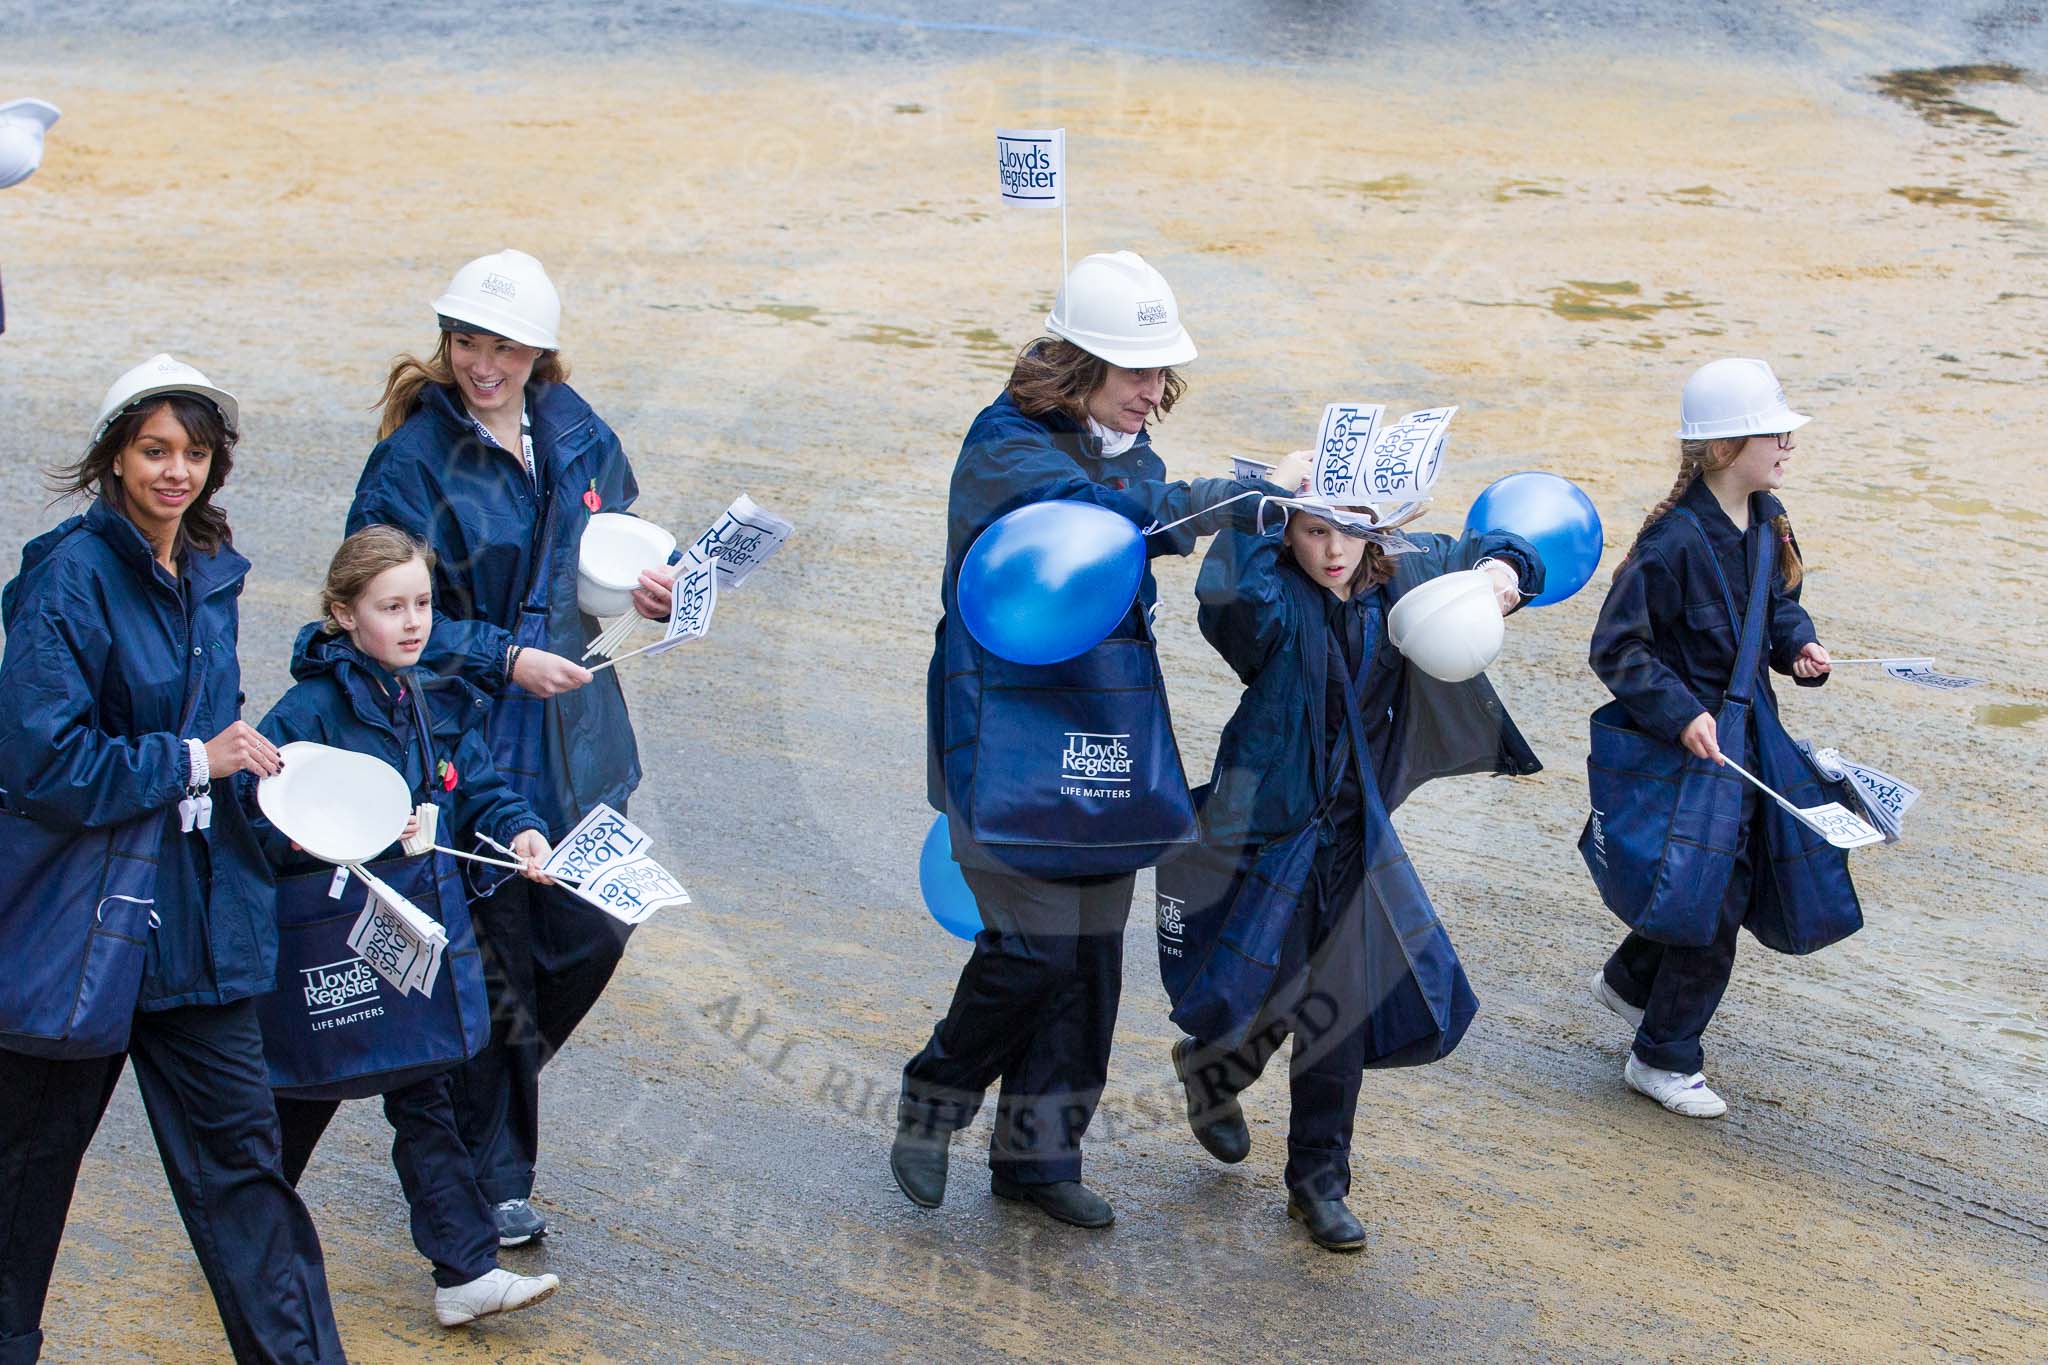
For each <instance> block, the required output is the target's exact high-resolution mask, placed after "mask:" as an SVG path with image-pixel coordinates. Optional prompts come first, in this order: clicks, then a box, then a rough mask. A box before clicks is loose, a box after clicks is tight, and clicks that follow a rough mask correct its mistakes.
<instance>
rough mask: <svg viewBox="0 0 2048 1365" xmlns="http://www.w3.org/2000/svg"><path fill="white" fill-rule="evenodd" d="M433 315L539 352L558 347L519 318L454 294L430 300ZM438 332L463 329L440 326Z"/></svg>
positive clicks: (552, 338) (550, 335)
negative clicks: (464, 323)
mask: <svg viewBox="0 0 2048 1365" xmlns="http://www.w3.org/2000/svg"><path fill="white" fill-rule="evenodd" d="M434 312H435V314H436V315H437V316H439V317H442V318H448V319H451V320H452V321H455V322H466V323H469V324H470V325H471V326H472V327H474V328H476V329H477V330H478V331H480V332H488V333H490V334H491V335H492V336H501V337H504V338H505V339H506V340H507V341H516V342H518V343H519V344H520V345H521V346H531V347H533V348H534V349H536V350H541V351H553V350H558V349H559V348H560V347H559V343H558V342H557V341H556V340H555V334H554V333H553V332H548V331H543V330H542V329H541V328H539V327H536V326H534V325H533V324H532V323H530V322H527V321H526V320H525V319H523V318H517V317H514V316H512V314H510V313H507V312H503V311H501V310H499V309H496V308H492V307H490V306H488V305H487V304H484V303H482V302H480V301H478V300H476V299H465V298H461V297H459V296H457V295H454V294H443V295H442V296H441V297H440V298H438V299H435V300H434ZM442 330H444V331H450V332H459V331H464V330H466V329H465V328H461V327H447V326H445V325H444V326H443V328H442Z"/></svg>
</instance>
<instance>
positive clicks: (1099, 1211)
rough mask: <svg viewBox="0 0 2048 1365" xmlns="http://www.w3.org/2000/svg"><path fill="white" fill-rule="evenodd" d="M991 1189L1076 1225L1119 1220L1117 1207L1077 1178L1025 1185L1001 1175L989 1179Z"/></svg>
mask: <svg viewBox="0 0 2048 1365" xmlns="http://www.w3.org/2000/svg"><path fill="white" fill-rule="evenodd" d="M989 1189H990V1190H992V1191H993V1192H994V1194H995V1196H996V1198H998V1199H1015V1200H1017V1201H1019V1202H1020V1203H1025V1204H1035V1205H1037V1206H1038V1207H1039V1208H1041V1209H1043V1210H1044V1211H1045V1212H1046V1213H1047V1214H1048V1215H1050V1216H1051V1217H1054V1218H1057V1219H1059V1220H1060V1221H1061V1222H1062V1223H1072V1224H1073V1225H1074V1226H1075V1227H1077V1228H1106V1227H1108V1226H1109V1225H1110V1224H1111V1223H1114V1222H1115V1221H1116V1210H1115V1209H1112V1208H1111V1207H1110V1206H1109V1201H1108V1200H1107V1199H1104V1198H1103V1197H1102V1196H1101V1195H1099V1194H1097V1193H1096V1192H1095V1191H1093V1190H1091V1189H1089V1188H1088V1187H1087V1186H1086V1185H1083V1184H1082V1183H1081V1182H1080V1181H1078V1180H1055V1181H1053V1182H1052V1183H1050V1184H1046V1185H1026V1184H1023V1183H1021V1182H1019V1181H1015V1180H1011V1179H1008V1178H1007V1177H1005V1176H1000V1175H999V1176H995V1177H993V1178H992V1179H991V1180H990V1181H989Z"/></svg>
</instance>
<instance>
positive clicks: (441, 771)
mask: <svg viewBox="0 0 2048 1365" xmlns="http://www.w3.org/2000/svg"><path fill="white" fill-rule="evenodd" d="M434 771H435V773H436V774H437V775H438V776H439V777H440V779H441V790H442V791H444V792H452V791H454V790H455V784H456V782H457V781H458V780H460V779H459V778H458V776H457V774H456V772H455V765H454V764H453V763H450V762H449V761H448V760H447V759H445V758H444V759H442V760H441V766H440V767H439V768H436V769H435V770H434Z"/></svg>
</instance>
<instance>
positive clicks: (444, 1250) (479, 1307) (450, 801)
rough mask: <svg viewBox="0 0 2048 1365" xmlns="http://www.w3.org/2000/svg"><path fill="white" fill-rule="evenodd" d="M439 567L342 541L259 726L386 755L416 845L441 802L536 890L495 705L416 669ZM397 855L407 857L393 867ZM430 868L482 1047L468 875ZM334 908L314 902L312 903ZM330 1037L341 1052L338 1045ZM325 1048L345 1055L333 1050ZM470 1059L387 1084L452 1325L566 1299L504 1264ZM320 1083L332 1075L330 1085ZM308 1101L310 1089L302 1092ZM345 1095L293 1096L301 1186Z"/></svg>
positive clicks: (268, 1040) (443, 813) (398, 545)
mask: <svg viewBox="0 0 2048 1365" xmlns="http://www.w3.org/2000/svg"><path fill="white" fill-rule="evenodd" d="M432 569H433V552H432V551H431V550H429V549H427V547H426V546H425V545H424V544H422V543H421V542H419V541H417V540H415V539H414V538H413V537H412V536H410V535H409V534H407V533H406V532H404V531H401V530H399V529H397V528H396V527H392V526H370V527H366V528H365V529H363V530H361V531H358V532H356V533H355V534H354V535H352V536H350V537H349V538H348V539H347V540H345V541H343V542H342V544H341V548H340V549H339V550H337V551H335V554H334V559H333V561H332V562H331V563H330V564H329V565H328V569H327V581H326V584H325V586H324V587H323V588H322V590H321V596H320V602H321V606H322V607H323V608H324V614H323V617H322V619H321V620H319V621H316V622H314V623H312V624H310V625H308V626H307V627H306V628H305V629H304V630H302V631H300V633H299V638H298V642H297V645H296V646H295V648H294V650H293V657H292V676H293V677H294V678H295V679H297V682H296V684H295V685H294V686H293V687H292V689H291V690H290V691H288V692H286V693H285V695H284V696H283V697H282V698H281V699H280V700H279V701H278V703H277V705H276V706H274V707H272V708H271V710H270V714H269V715H267V716H265V717H264V718H263V720H262V722H261V723H260V724H259V725H258V726H257V728H258V729H259V730H261V731H262V732H263V734H264V735H265V736H266V737H267V738H269V739H270V740H271V741H272V742H273V743H275V744H277V745H278V746H280V748H281V747H282V746H284V745H287V744H290V743H293V742H295V741H299V740H307V741H311V742H313V743H318V744H325V745H329V746H332V747H334V748H341V749H351V750H354V751H356V752H358V753H365V754H369V755H372V756H373V757H376V758H380V759H383V760H384V761H385V762H387V763H389V764H390V765H391V766H392V767H393V768H395V769H397V770H398V771H399V772H400V773H401V774H403V776H404V777H405V780H406V783H407V784H408V786H409V787H410V788H411V790H412V793H413V801H414V805H415V811H416V813H415V815H414V816H413V819H412V821H411V822H410V823H408V825H407V827H406V831H405V837H406V838H411V837H412V835H413V834H414V833H415V832H416V831H417V827H418V824H419V820H420V816H419V814H418V813H417V811H418V810H419V809H420V808H421V807H422V806H425V805H431V806H432V807H433V808H434V809H435V810H436V811H437V812H438V815H437V817H436V824H437V826H441V829H440V833H439V841H440V842H443V843H449V842H452V841H454V840H456V839H458V838H461V837H465V836H469V835H472V834H475V835H483V836H488V837H489V838H491V839H494V840H496V841H497V842H499V843H501V844H504V845H506V846H508V847H510V848H511V849H513V850H514V851H515V852H516V853H517V854H518V855H519V856H520V858H522V859H524V860H526V861H527V863H528V869H527V874H526V875H528V876H531V877H535V878H538V876H539V873H538V870H537V869H538V866H539V864H540V863H542V862H544V861H546V859H547V857H548V854H549V851H550V850H549V848H548V843H547V840H546V839H545V837H543V836H542V834H541V833H540V825H541V821H540V818H539V817H538V816H537V815H535V814H534V812H533V810H532V808H531V807H530V806H528V805H527V803H526V802H525V801H524V800H522V799H521V798H520V797H519V796H518V794H517V793H515V792H514V791H513V790H512V788H511V787H510V786H509V785H507V783H506V782H505V780H504V779H503V778H502V777H501V776H500V775H499V774H498V771H497V769H496V768H495V767H494V766H493V765H492V763H491V756H490V746H489V744H488V743H487V741H486V740H485V739H484V735H483V721H484V719H485V717H486V716H487V715H488V713H489V703H488V702H487V701H486V700H485V698H484V696H483V694H482V693H481V692H479V691H477V690H476V689H475V688H474V687H473V686H471V685H470V684H468V683H466V682H463V681H462V680H461V679H459V678H450V677H441V676H437V675H434V674H431V673H428V672H426V671H425V670H422V669H420V668H418V667H416V665H417V664H418V663H419V659H420V654H421V652H422V651H423V650H424V649H425V648H426V645H427V637H428V635H429V633H430V632H431V631H432V629H433V589H432V581H431V573H432ZM423 721H424V726H423V725H422V722H423ZM423 729H424V731H425V733H422V730H423ZM251 805H252V807H253V802H252V803H251ZM256 824H257V829H258V832H259V835H260V836H261V837H262V838H263V842H264V846H265V852H266V853H267V854H268V855H269V857H270V859H271V861H272V863H273V864H274V865H275V866H276V867H277V869H278V872H279V874H280V886H281V888H283V889H285V890H289V888H291V887H292V886H293V885H294V881H293V875H294V874H299V880H300V881H302V882H310V883H313V884H315V885H316V888H318V889H319V890H324V887H325V885H326V882H327V877H326V876H324V875H323V874H326V873H331V872H332V871H333V868H332V866H331V865H330V864H327V863H323V862H320V861H319V860H317V859H315V858H313V857H312V856H311V855H309V854H306V853H303V852H300V851H299V850H298V848H297V846H296V845H295V844H292V843H291V842H290V841H289V840H288V839H286V838H285V837H284V836H283V835H282V834H281V833H279V832H278V831H277V830H276V829H275V828H274V827H272V826H270V825H269V824H268V823H267V822H265V821H262V820H261V819H260V817H259V818H258V819H257V821H256ZM399 854H400V850H399V848H398V847H394V848H392V849H390V850H387V851H386V854H385V855H383V856H385V857H396V856H399ZM420 859H424V860H426V862H427V864H428V865H427V866H426V867H425V868H424V869H423V871H424V872H425V874H426V883H427V884H428V885H431V886H433V887H434V888H435V891H436V897H435V905H434V910H433V912H432V913H435V914H437V915H438V917H439V919H440V921H441V924H442V927H443V928H444V929H445V930H446V931H447V934H448V940H449V943H448V949H447V953H446V956H445V958H444V963H445V965H444V969H443V971H442V973H441V979H440V982H439V994H440V996H441V998H442V1000H443V1002H446V1001H448V1000H449V999H450V997H459V996H465V995H466V996H467V998H464V999H462V1001H461V1003H460V1005H459V1010H460V1012H461V1013H462V1014H463V1015H464V1016H465V1022H466V1023H469V1024H472V1025H473V1027H472V1028H469V1029H468V1030H467V1032H468V1033H469V1034H470V1035H472V1036H470V1037H469V1038H468V1044H469V1045H470V1050H472V1051H473V1050H474V1046H476V1045H481V1043H482V1042H483V1040H484V1038H485V1037H486V1036H487V1035H486V1029H487V1021H488V1016H489V1004H488V1002H487V1000H486V999H485V998H484V989H483V976H482V972H481V970H480V969H477V970H474V971H472V972H471V973H469V974H468V975H467V977H465V976H464V974H463V973H461V972H459V971H458V970H457V964H458V962H459V960H460V959H462V958H463V957H465V956H467V957H470V958H473V957H474V956H475V954H476V951H477V948H476V940H475V935H474V932H473V931H472V929H471V927H470V923H469V912H468V907H467V905H466V903H465V898H464V894H463V891H462V888H461V879H460V878H459V877H457V876H455V875H454V871H453V864H452V863H450V862H448V861H447V859H446V858H445V856H444V855H440V854H436V853H433V852H427V853H425V854H422V855H416V861H417V860H420ZM308 874H310V875H308ZM384 875H386V876H390V875H393V874H391V873H385V874H384ZM402 894H404V893H403V892H402ZM323 899H324V896H321V895H319V894H317V892H316V895H315V900H316V901H319V900H323ZM280 911H281V913H283V911H284V907H283V906H282V905H281V907H280ZM298 974H299V973H298V972H297V971H296V970H293V969H292V968H291V966H290V965H289V964H287V965H286V969H285V970H281V971H280V973H279V975H280V978H283V977H285V976H287V975H289V976H291V977H293V978H296V977H297V976H298ZM297 986H298V982H297V981H296V980H295V979H294V980H283V979H281V980H280V982H279V990H278V992H277V993H276V994H275V995H273V996H271V997H269V998H268V1000H267V1001H266V1004H267V1005H268V1006H270V1008H267V1009H266V1010H265V1012H264V1021H263V1022H264V1041H265V1047H266V1051H267V1052H268V1053H269V1054H270V1057H271V1071H272V1078H273V1084H278V1083H279V1082H280V1081H281V1079H282V1078H283V1077H284V1076H286V1075H287V1074H293V1075H296V1074H299V1072H300V1071H303V1070H305V1068H295V1069H293V1070H291V1071H287V1066H288V1065H290V1064H288V1063H286V1062H285V1058H286V1057H287V1056H289V1055H290V1052H291V1050H292V1049H294V1048H298V1049H300V1050H301V1051H303V1049H304V1048H305V1047H306V1046H308V1045H307V1044H304V1043H302V1042H300V1041H298V1039H299V1037H300V1035H302V1034H304V1033H305V1030H306V1021H305V1018H304V1012H303V1010H295V1009H294V1008H293V1007H294V1005H295V992H296V990H297ZM429 998H431V992H430V994H429ZM393 1008H396V1006H395V1005H394V1006H393ZM467 1016H474V1017H473V1019H471V1018H467ZM317 1037H325V1038H327V1039H330V1040H332V1039H334V1038H336V1037H337V1034H336V1033H335V1032H333V1031H330V1032H328V1033H326V1034H324V1035H316V1038H317ZM311 1046H314V1047H318V1046H319V1043H318V1042H317V1041H316V1042H315V1043H313V1044H312V1045H311ZM328 1046H329V1047H330V1048H334V1047H339V1046H341V1044H339V1043H335V1042H331V1041H330V1042H329V1043H328ZM316 1060H317V1059H316ZM460 1060H461V1059H460V1058H459V1057H451V1058H448V1059H447V1060H445V1062H443V1063H442V1064H440V1065H439V1066H438V1067H435V1068H433V1069H431V1072H430V1074H427V1075H425V1076H421V1075H420V1074H419V1073H420V1071H421V1070H422V1069H423V1068H420V1067H411V1068H407V1069H404V1070H397V1069H396V1068H395V1064H394V1070H393V1071H392V1072H391V1073H390V1081H389V1084H390V1088H388V1089H386V1090H384V1091H383V1092H382V1097H383V1100H384V1114H385V1117H386V1118H387V1119H389V1120H390V1122H391V1126H392V1129H393V1130H394V1134H395V1136H394V1138H393V1141H392V1146H391V1160H392V1164H393V1165H395V1166H396V1167H397V1168H398V1175H399V1180H400V1183H401V1184H402V1185H403V1186H404V1189H405V1196H406V1202H407V1203H408V1204H409V1205H411V1207H412V1233H413V1242H414V1245H416V1246H417V1247H418V1248H419V1251H420V1254H421V1255H423V1256H425V1257H426V1258H427V1259H428V1260H429V1261H431V1262H432V1263H433V1268H434V1283H435V1285H436V1286H437V1288H436V1291H435V1294H434V1311H435V1316H436V1317H437V1318H438V1320H439V1321H440V1323H441V1325H442V1326H444V1327H459V1326H462V1325H464V1324H466V1323H469V1322H473V1321H475V1320H476V1319H477V1318H480V1317H485V1316H488V1315H490V1314H493V1313H501V1312H507V1311H510V1310H512V1309H516V1308H524V1307H527V1306H529V1305H531V1304H534V1303H538V1302H539V1301H540V1300H542V1299H544V1298H546V1297H548V1295H550V1294H552V1293H553V1292H554V1291H555V1289H556V1287H557V1281H556V1278H555V1276H553V1275H538V1276H527V1275H515V1274H513V1273H511V1272H510V1271H507V1270H503V1269H501V1268H499V1266H498V1242H499V1237H498V1226H497V1222H496V1220H495V1218H494V1217H493V1214H492V1209H491V1206H490V1204H489V1202H488V1201H487V1200H486V1199H485V1198H484V1195H483V1193H482V1192H481V1191H480V1190H479V1189H478V1186H477V1176H476V1171H475V1168H474V1166H473V1164H472V1161H471V1158H470V1154H469V1150H468V1148H467V1147H466V1146H465V1145H464V1143H463V1140H462V1135H461V1132H460V1130H459V1129H458V1127H457V1124H456V1114H455V1100H454V1097H453V1093H452V1083H453V1081H454V1078H455V1075H456V1071H455V1068H456V1067H458V1066H459V1065H460ZM351 1065H352V1066H353V1059H352V1060H351ZM355 1069H359V1068H355ZM309 1074H320V1075H321V1076H322V1078H323V1079H325V1078H326V1074H327V1073H325V1072H318V1073H309ZM351 1079H352V1080H353V1079H354V1078H353V1077H351ZM377 1084H378V1080H377V1078H376V1077H375V1075H374V1073H373V1074H371V1075H370V1077H369V1079H368V1080H366V1081H364V1082H363V1083H362V1084H357V1085H354V1086H353V1088H352V1089H351V1090H350V1093H354V1094H364V1093H374V1087H375V1086H376V1085H377ZM366 1087H368V1088H366ZM307 1089H310V1090H312V1092H313V1093H312V1094H310V1095H309V1094H307V1093H304V1091H305V1090H307ZM336 1089H350V1088H349V1087H342V1086H336V1087H300V1091H301V1093H297V1094H293V1093H287V1091H286V1090H285V1089H280V1092H279V1094H278V1096H277V1112H278V1119H279V1122H280V1124H281V1126H282V1128H283V1134H284V1167H285V1174H286V1175H287V1177H289V1178H290V1179H291V1181H292V1182H293V1183H294V1184H297V1183H298V1179H299V1177H300V1175H301V1174H303V1173H304V1171H305V1169H306V1164H307V1163H308V1162H309V1161H310V1160H311V1159H312V1156H313V1148H314V1146H315V1144H316V1143H318V1142H319V1140H320V1135H321V1134H322V1133H323V1132H325V1131H326V1128H327V1125H328V1123H329V1121H331V1120H332V1119H333V1117H334V1113H335V1110H336V1109H337V1108H338V1107H339V1105H340V1100H339V1099H336V1098H331V1097H329V1096H331V1095H332V1094H333V1093H334V1091H335V1090H336Z"/></svg>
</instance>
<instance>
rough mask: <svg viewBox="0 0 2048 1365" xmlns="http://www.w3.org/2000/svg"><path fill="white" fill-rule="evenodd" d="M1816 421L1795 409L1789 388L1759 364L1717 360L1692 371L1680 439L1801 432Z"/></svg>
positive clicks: (1680, 411) (1682, 399) (1681, 409)
mask: <svg viewBox="0 0 2048 1365" xmlns="http://www.w3.org/2000/svg"><path fill="white" fill-rule="evenodd" d="M1812 420H1813V419H1812V418H1810V417H1807V416H1805V415H1803V414H1801V413H1797V412H1794V411H1792V409H1791V406H1790V405H1789V404H1787V403H1786V402H1785V386H1784V385H1783V384H1780V383H1779V382H1778V376H1777V375H1775V374H1773V373H1771V367H1770V365H1769V364H1768V363H1766V362H1764V361H1761V360H1750V359H1734V360H1715V361H1710V362H1708V363H1707V364H1705V365H1702V366H1700V367H1699V368H1698V369H1697V370H1694V371H1693V372H1692V378H1690V379H1688V380H1686V381H1685V393H1684V394H1683V395H1682V396H1681V397H1680V399H1679V402H1678V439H1679V440H1681V441H1716V440H1723V439H1726V438H1728V437H1731V436H1771V435H1775V434H1777V433H1778V432H1781V431H1797V430H1798V429H1799V428H1801V427H1803V426H1805V425H1806V424H1807V423H1808V422H1810V421H1812Z"/></svg>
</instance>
